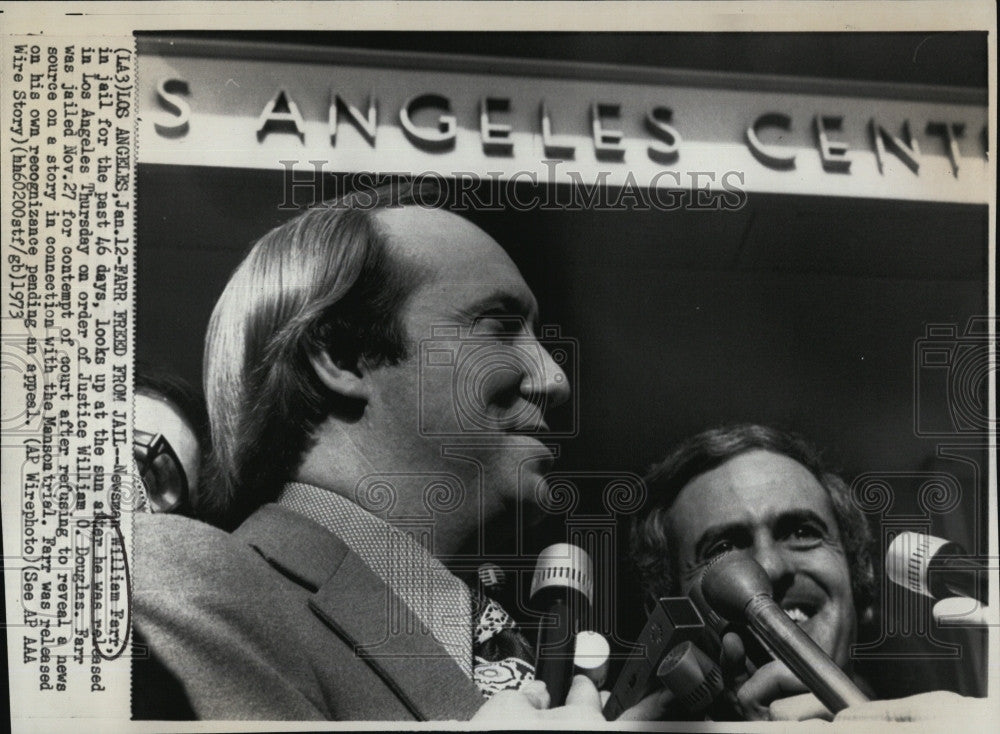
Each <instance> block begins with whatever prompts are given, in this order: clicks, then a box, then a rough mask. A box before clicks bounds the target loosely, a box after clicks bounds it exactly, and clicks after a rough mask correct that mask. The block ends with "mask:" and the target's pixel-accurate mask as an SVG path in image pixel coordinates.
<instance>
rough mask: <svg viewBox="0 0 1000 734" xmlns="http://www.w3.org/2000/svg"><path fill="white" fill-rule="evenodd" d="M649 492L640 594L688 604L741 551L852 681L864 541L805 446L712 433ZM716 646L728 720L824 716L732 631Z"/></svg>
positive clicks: (652, 478) (881, 706) (869, 591)
mask: <svg viewBox="0 0 1000 734" xmlns="http://www.w3.org/2000/svg"><path fill="white" fill-rule="evenodd" d="M646 482H647V486H648V490H649V496H650V505H649V506H648V507H647V511H646V512H645V513H644V515H643V517H642V518H641V519H640V520H639V521H638V522H636V523H635V524H634V526H633V529H632V554H633V560H634V562H635V565H636V568H637V570H638V572H639V575H640V578H641V581H642V583H643V586H644V588H645V590H647V591H648V592H649V593H650V594H653V595H655V596H677V595H680V594H687V593H688V591H689V590H690V589H691V587H692V585H693V584H694V583H696V582H697V581H698V580H699V577H700V573H701V571H702V569H703V568H704V567H705V565H706V564H707V563H708V562H709V561H711V560H712V559H713V558H715V557H716V556H718V555H719V554H722V553H726V552H740V553H747V554H749V555H750V556H751V557H752V558H753V559H754V560H755V561H756V562H757V563H759V564H760V566H761V567H762V568H763V569H764V571H765V572H766V573H767V575H768V577H769V578H770V581H771V583H772V585H773V588H774V599H775V601H776V602H777V603H778V604H779V605H780V606H781V608H782V609H783V610H785V612H786V614H788V616H789V617H790V618H791V619H793V620H794V621H795V622H796V623H798V624H799V626H800V627H801V628H802V629H803V630H804V631H805V632H806V633H807V634H808V635H809V636H810V637H811V638H812V639H813V640H815V641H816V642H817V643H818V644H819V646H820V647H821V648H822V649H823V650H824V651H825V652H826V653H827V654H828V655H829V656H830V658H831V659H832V660H833V661H834V662H836V664H837V665H839V666H840V667H841V668H842V669H843V670H845V671H846V672H847V673H848V674H852V675H853V674H854V671H853V667H852V660H851V654H850V653H851V646H852V645H853V644H854V643H855V642H856V640H857V631H858V625H859V622H861V621H863V620H868V619H871V617H872V613H873V610H872V603H873V589H874V577H873V571H872V559H871V534H870V530H869V528H868V524H867V521H866V520H865V517H864V515H863V514H862V513H861V511H860V509H858V508H857V507H856V506H855V505H854V503H853V502H852V500H851V497H850V492H849V489H848V487H847V485H846V484H845V483H844V482H843V481H842V480H841V479H840V478H839V477H837V476H836V475H835V474H832V473H830V472H828V471H826V470H825V468H824V466H823V463H822V462H821V460H820V456H819V453H818V452H817V451H816V450H815V449H814V448H813V447H812V446H810V445H809V444H808V443H807V442H806V441H804V440H803V439H801V438H799V437H797V436H794V435H792V434H789V433H785V432H782V431H778V430H775V429H773V428H768V427H765V426H759V425H737V426H732V427H727V428H720V429H713V430H709V431H706V432H704V433H701V434H698V435H697V436H694V437H692V438H689V439H687V440H686V441H683V442H682V443H681V444H680V445H678V446H677V447H676V448H675V449H674V450H673V451H671V453H670V454H669V455H668V456H667V458H666V459H665V460H664V461H663V462H661V463H660V464H658V465H657V466H655V467H654V468H653V469H652V470H651V471H650V473H649V474H648V476H647V478H646ZM722 643H723V644H722V649H723V653H722V654H723V659H722V661H721V663H722V665H721V667H722V669H723V675H724V677H725V679H726V680H725V684H726V687H725V692H724V696H725V697H726V698H727V700H728V703H729V705H730V707H731V710H732V712H734V714H735V717H736V718H743V719H747V720H762V719H801V718H813V717H820V718H830V713H829V712H828V711H826V709H825V707H823V706H822V704H820V703H819V701H818V700H817V699H816V698H815V697H814V696H812V695H811V694H809V695H805V696H803V695H799V694H804V693H807V691H808V689H807V688H806V687H805V686H804V685H803V684H802V683H801V682H800V681H799V680H798V678H797V677H796V676H795V675H794V674H792V672H791V671H790V670H789V669H788V668H787V667H786V666H785V665H784V664H783V663H781V662H778V661H773V662H770V663H767V664H765V665H762V666H761V667H760V668H756V669H755V668H754V667H753V665H750V664H748V663H747V661H746V660H745V649H744V645H743V643H742V641H741V640H740V639H739V637H738V636H737V635H736V634H735V633H729V634H727V635H726V637H725V639H723V641H722ZM855 680H856V682H857V683H858V684H859V687H860V688H861V689H862V690H864V691H866V692H868V693H870V688H869V687H868V686H867V685H866V684H865V682H864V681H862V680H860V679H858V678H857V677H856V676H855ZM958 700H970V699H963V697H961V696H959V695H958V694H954V693H950V692H944V691H936V692H933V693H932V694H921V695H920V696H914V697H911V698H908V699H898V700H896V701H876V702H872V703H869V704H865V705H864V706H861V707H850V708H848V709H845V710H844V711H843V712H841V713H840V714H839V716H838V717H837V718H838V719H854V718H875V719H881V718H888V719H889V720H911V719H920V718H933V717H935V716H937V715H938V714H939V713H940V711H942V710H944V709H946V708H947V705H946V704H947V702H949V701H950V702H955V701H958ZM971 700H975V699H971Z"/></svg>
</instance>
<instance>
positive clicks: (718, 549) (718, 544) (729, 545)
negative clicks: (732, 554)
mask: <svg viewBox="0 0 1000 734" xmlns="http://www.w3.org/2000/svg"><path fill="white" fill-rule="evenodd" d="M735 547H736V543H734V542H733V541H732V540H730V539H729V538H723V539H722V540H717V541H715V542H714V543H712V544H711V545H710V546H708V548H706V549H705V558H714V557H715V556H717V555H720V554H722V553H725V552H726V551H731V550H732V549H733V548H735Z"/></svg>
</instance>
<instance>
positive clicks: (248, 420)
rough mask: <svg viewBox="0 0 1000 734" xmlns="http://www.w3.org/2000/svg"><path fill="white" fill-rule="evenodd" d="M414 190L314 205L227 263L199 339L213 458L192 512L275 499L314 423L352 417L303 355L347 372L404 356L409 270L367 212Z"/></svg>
mask: <svg viewBox="0 0 1000 734" xmlns="http://www.w3.org/2000/svg"><path fill="white" fill-rule="evenodd" d="M424 194H425V192H424V190H423V189H422V188H416V189H415V188H413V187H411V186H410V185H409V184H402V185H394V186H392V187H382V188H377V189H371V188H369V189H364V190H359V191H356V192H353V193H351V194H348V195H346V196H345V197H343V198H341V199H340V200H338V201H335V202H327V203H324V204H322V205H320V206H317V207H315V208H312V209H309V210H307V211H305V212H304V213H302V214H300V215H299V216H297V217H295V218H294V219H292V220H290V221H288V222H286V223H284V224H282V225H280V226H279V227H276V228H275V229H273V230H271V231H270V232H268V233H267V234H265V235H264V236H263V237H261V238H260V239H259V240H258V241H257V242H256V244H254V246H253V247H252V249H251V250H250V252H249V254H248V255H247V256H246V258H245V259H244V260H243V262H241V263H240V265H239V266H238V267H237V268H236V270H235V272H234V273H233V275H232V277H231V278H230V280H229V283H228V284H227V285H226V288H225V290H224V291H223V293H222V296H221V297H220V298H219V301H218V303H217V304H216V306H215V309H214V311H213V312H212V318H211V321H210V322H209V326H208V334H207V336H206V341H205V395H206V398H207V401H208V413H209V419H210V424H211V433H212V444H213V454H212V467H211V470H212V476H211V478H210V480H209V481H210V484H211V486H206V488H205V489H206V494H205V496H204V497H203V501H202V505H201V506H200V507H199V508H198V511H199V512H200V513H203V514H205V515H207V516H209V517H212V518H213V519H215V520H217V521H219V522H221V523H224V524H232V523H235V522H239V521H240V520H241V519H242V518H244V517H246V516H247V515H248V514H249V513H250V512H252V511H253V510H254V509H256V508H257V507H258V506H260V505H261V504H264V503H265V502H268V501H271V500H272V499H273V498H274V497H275V496H276V493H277V490H278V489H279V488H280V485H281V483H283V482H284V481H287V480H288V479H289V478H290V476H291V475H292V474H293V473H294V471H295V470H296V469H297V468H298V466H299V464H300V462H301V459H302V455H303V452H304V451H305V450H306V449H307V448H308V443H309V441H310V436H311V434H312V431H313V429H314V428H315V427H316V426H317V425H318V424H319V423H320V422H321V421H322V420H323V419H325V418H326V417H327V416H328V415H330V414H333V413H337V414H341V415H344V416H345V417H350V416H351V415H352V414H353V415H354V416H355V417H356V415H357V411H358V410H359V408H358V406H357V405H353V404H351V403H350V401H347V400H346V399H344V398H340V397H339V396H336V395H333V394H331V392H330V391H329V390H327V389H326V388H325V387H324V386H323V384H322V383H321V382H320V381H319V379H318V377H317V376H316V374H315V372H314V370H313V368H312V365H311V363H310V359H309V358H310V355H313V354H317V353H319V352H321V351H323V350H325V351H326V352H327V353H328V354H329V355H330V357H331V358H332V359H333V361H334V362H335V363H337V364H339V365H341V366H343V367H344V368H345V369H355V367H356V366H357V365H361V364H364V365H367V366H378V365H381V364H394V363H397V362H399V361H401V360H402V359H404V358H405V357H406V356H407V354H408V344H407V340H406V336H405V331H404V328H403V325H402V323H401V319H400V311H401V309H402V306H403V304H404V302H405V301H406V298H407V297H408V296H409V295H410V294H411V293H412V292H413V290H414V288H415V286H416V284H417V283H418V282H419V280H418V277H417V275H418V274H417V273H416V272H410V271H411V270H412V271H416V268H415V267H410V268H408V269H407V270H406V271H405V272H404V268H403V266H402V265H401V264H400V263H399V262H397V259H396V258H394V257H392V256H391V254H390V253H389V251H388V248H387V246H386V241H385V238H384V235H383V232H382V231H381V229H380V227H379V226H378V222H377V221H376V218H375V215H376V213H377V212H379V211H381V210H384V209H387V208H390V207H399V206H404V205H409V204H415V203H417V202H419V201H423V200H425V199H424V198H423V196H424Z"/></svg>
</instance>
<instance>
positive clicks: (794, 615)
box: [785, 607, 809, 624]
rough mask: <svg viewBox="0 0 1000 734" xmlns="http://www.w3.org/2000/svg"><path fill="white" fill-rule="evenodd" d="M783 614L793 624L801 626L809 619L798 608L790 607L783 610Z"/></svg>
mask: <svg viewBox="0 0 1000 734" xmlns="http://www.w3.org/2000/svg"><path fill="white" fill-rule="evenodd" d="M785 614H787V615H788V617H789V618H790V619H791V620H792V621H793V622H795V623H797V624H801V623H802V622H805V621H806V620H807V619H809V617H808V616H807V615H806V613H805V612H803V611H802V610H801V609H800V608H799V607H792V608H790V609H786V610H785Z"/></svg>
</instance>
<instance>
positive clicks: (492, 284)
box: [376, 206, 535, 306]
mask: <svg viewBox="0 0 1000 734" xmlns="http://www.w3.org/2000/svg"><path fill="white" fill-rule="evenodd" d="M376 216H377V218H378V223H379V226H380V228H381V229H382V231H383V233H384V235H385V237H386V240H387V244H388V247H389V249H390V251H391V252H392V255H393V257H397V258H399V259H400V261H401V262H402V263H403V264H404V265H409V266H411V267H415V268H418V269H419V270H420V271H421V273H422V275H423V277H422V281H423V286H424V287H423V289H424V290H427V289H430V290H438V289H441V290H446V291H454V288H455V287H457V286H461V287H462V290H463V291H464V292H465V293H464V298H463V300H469V299H472V298H475V299H476V300H483V301H488V300H491V299H492V300H497V301H502V300H504V299H507V300H515V301H518V302H520V303H522V304H528V305H529V306H533V304H534V300H535V299H534V295H533V294H532V293H531V290H530V289H529V288H528V286H527V284H526V283H525V282H524V279H523V278H522V277H521V273H520V271H519V270H518V269H517V266H516V265H515V264H514V262H513V260H511V259H510V257H509V256H508V255H507V253H506V252H505V251H504V249H503V248H502V247H501V246H500V245H499V244H498V243H497V242H496V240H494V239H493V238H492V237H490V236H489V235H488V234H486V232H484V231H483V230H482V229H480V228H479V227H477V226H476V225H475V224H473V223H472V222H469V221H468V220H466V219H463V218H462V217H459V216H458V215H457V214H452V213H450V212H446V211H440V210H432V209H425V208H422V207H416V206H409V207H401V208H395V209H385V210H382V211H379V212H378V213H377V215H376ZM463 305H467V304H463Z"/></svg>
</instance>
